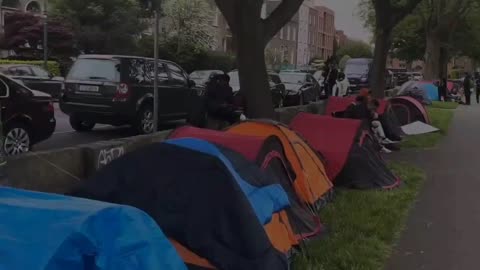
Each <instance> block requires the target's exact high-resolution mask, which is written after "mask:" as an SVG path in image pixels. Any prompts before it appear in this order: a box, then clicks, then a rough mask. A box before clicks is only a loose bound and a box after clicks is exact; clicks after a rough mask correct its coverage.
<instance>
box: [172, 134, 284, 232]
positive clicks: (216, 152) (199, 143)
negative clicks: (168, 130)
mask: <svg viewBox="0 0 480 270" xmlns="http://www.w3.org/2000/svg"><path fill="white" fill-rule="evenodd" d="M165 142H166V143H168V144H172V145H176V146H180V147H183V148H187V149H190V150H194V151H198V152H201V153H204V154H208V155H211V156H215V157H217V158H218V159H220V160H221V161H222V162H223V164H224V165H225V166H226V167H227V169H228V170H229V171H230V172H231V174H232V176H233V178H234V179H235V181H236V182H237V183H238V185H239V186H240V188H241V189H242V191H243V193H244V194H245V195H246V196H247V198H248V200H249V202H250V205H251V206H252V208H253V209H254V211H255V214H256V215H257V217H258V219H259V221H260V222H261V223H262V224H267V223H269V222H270V220H271V218H272V214H273V213H276V212H279V211H281V210H283V209H285V208H287V207H289V206H290V202H289V201H288V195H287V194H286V193H285V191H284V190H283V188H282V186H281V185H280V184H275V185H270V186H266V187H255V186H252V185H250V184H249V183H247V182H246V181H245V180H244V179H242V177H241V176H240V175H239V174H238V172H237V171H236V170H235V166H234V165H233V164H232V163H231V162H230V160H229V159H228V158H227V157H226V156H225V155H224V153H223V152H222V151H221V150H220V149H219V148H218V147H217V146H216V145H214V144H211V143H209V142H207V141H204V140H199V139H193V138H186V139H174V140H167V141H165Z"/></svg>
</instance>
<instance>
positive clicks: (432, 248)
mask: <svg viewBox="0 0 480 270" xmlns="http://www.w3.org/2000/svg"><path fill="white" fill-rule="evenodd" d="M479 119H480V106H479V105H474V106H471V107H460V108H459V109H458V110H457V112H456V114H455V117H454V120H453V121H454V122H453V123H452V127H451V130H450V133H449V135H448V136H447V137H446V138H445V140H444V141H443V142H442V143H441V144H440V147H439V148H438V149H436V150H431V151H427V152H421V153H406V154H403V155H402V159H404V160H408V161H409V162H414V163H416V164H418V165H419V166H421V167H423V168H424V169H425V170H426V171H427V175H428V178H427V182H426V184H425V187H424V189H423V190H422V192H421V194H420V196H419V200H418V202H417V204H416V205H415V207H414V209H413V211H412V213H411V216H410V218H409V221H408V223H407V230H406V231H405V232H404V233H403V235H402V237H401V239H400V242H399V243H398V247H397V248H396V250H395V252H394V255H393V256H392V258H391V260H390V261H389V263H388V265H387V267H386V269H387V270H417V269H422V270H475V269H480V261H479V258H480V256H479V251H478V250H479V248H478V247H479V243H480V173H479V170H480V152H479V148H478V146H476V144H475V143H476V142H478V141H479V139H480V121H479Z"/></svg>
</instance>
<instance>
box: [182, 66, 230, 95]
mask: <svg viewBox="0 0 480 270" xmlns="http://www.w3.org/2000/svg"><path fill="white" fill-rule="evenodd" d="M216 74H224V72H223V71H221V70H195V71H194V72H192V73H190V79H191V80H193V81H194V82H195V89H197V92H198V94H199V95H203V94H204V92H205V87H206V83H207V82H208V79H209V78H210V76H212V75H216Z"/></svg>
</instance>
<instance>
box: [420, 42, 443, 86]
mask: <svg viewBox="0 0 480 270" xmlns="http://www.w3.org/2000/svg"><path fill="white" fill-rule="evenodd" d="M440 58H441V42H440V38H439V37H438V35H437V34H435V33H430V34H427V48H426V51H425V71H424V74H423V76H424V78H425V79H426V80H435V79H439V78H438V76H439V75H440V74H441V68H440Z"/></svg>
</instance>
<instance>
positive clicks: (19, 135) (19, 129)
mask: <svg viewBox="0 0 480 270" xmlns="http://www.w3.org/2000/svg"><path fill="white" fill-rule="evenodd" d="M30 148H31V132H30V129H29V128H28V127H27V126H26V125H24V124H22V123H16V124H13V125H11V126H10V127H9V128H8V129H7V131H6V132H5V141H4V143H3V150H4V152H5V154H6V155H7V156H15V155H19V154H23V153H27V152H28V151H30Z"/></svg>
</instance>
